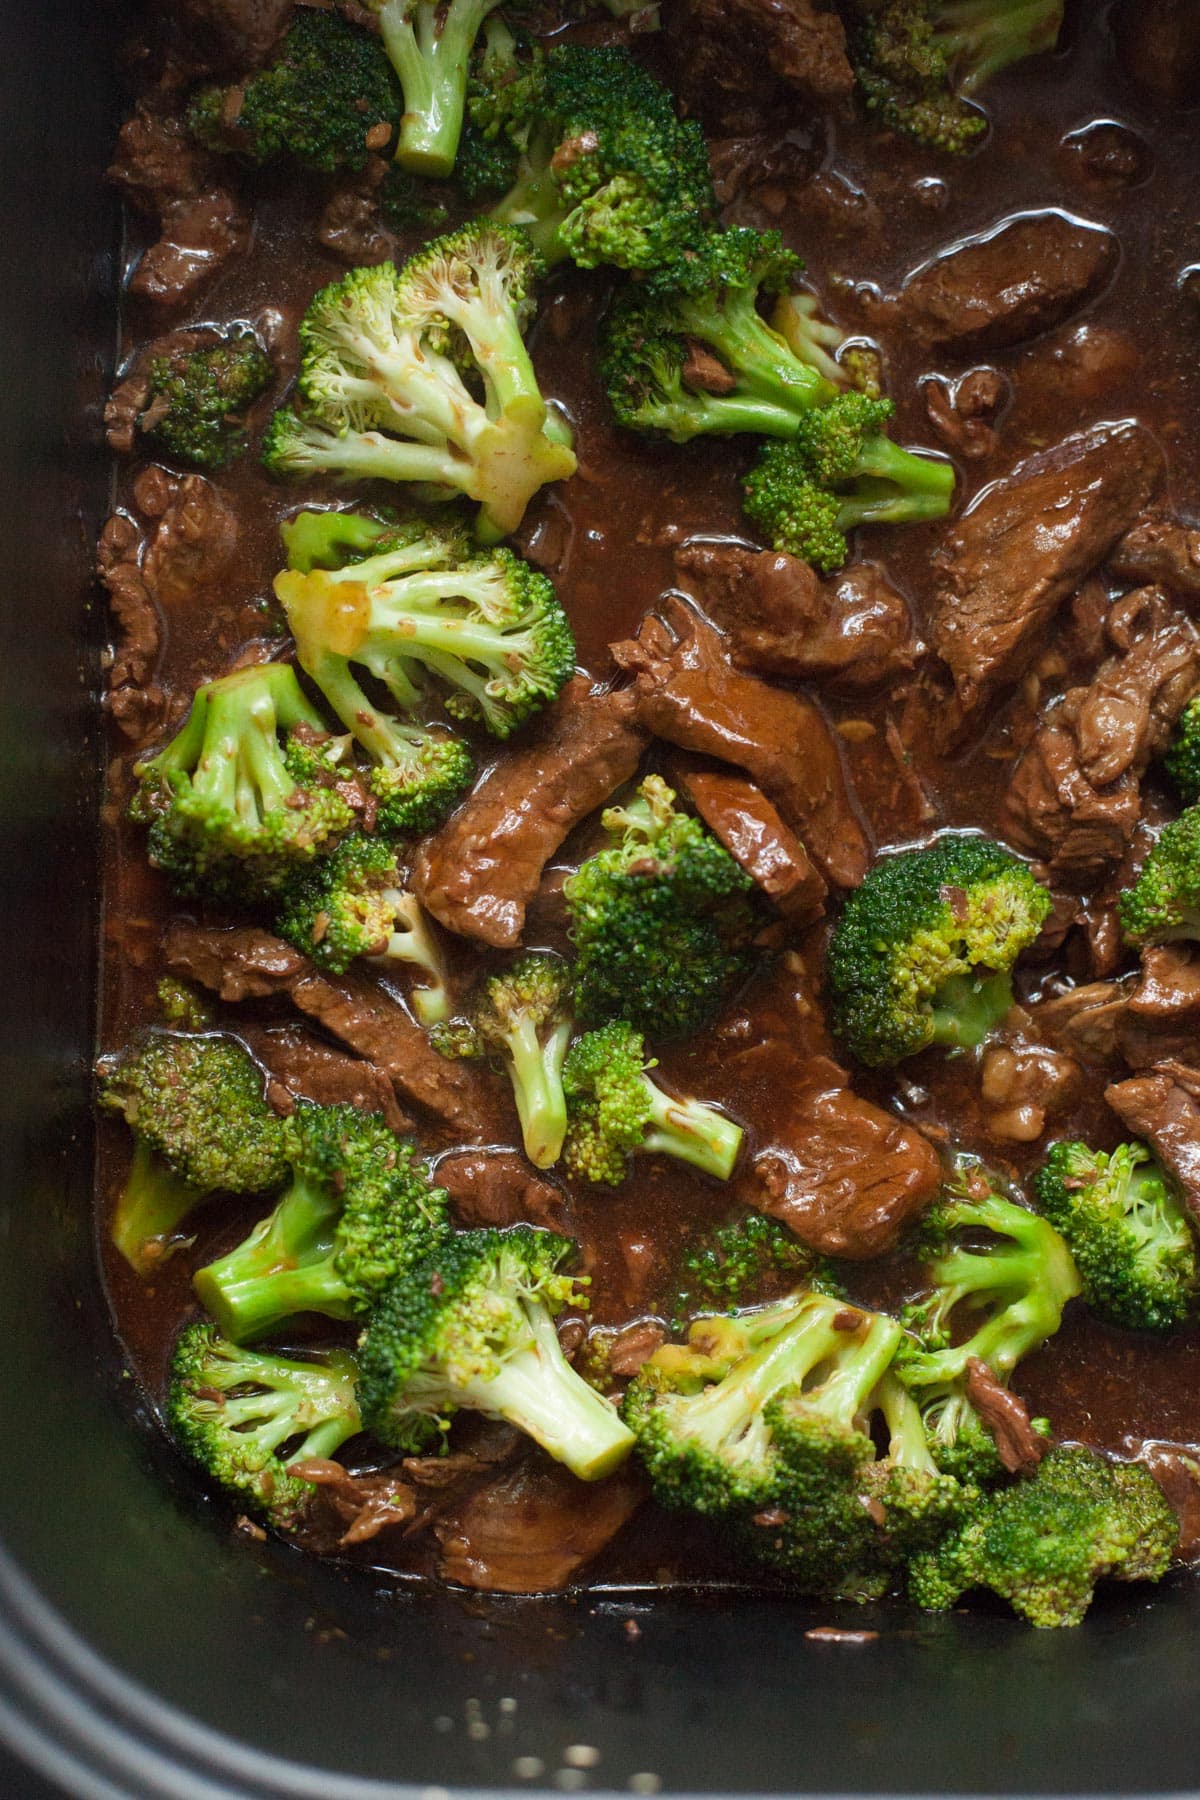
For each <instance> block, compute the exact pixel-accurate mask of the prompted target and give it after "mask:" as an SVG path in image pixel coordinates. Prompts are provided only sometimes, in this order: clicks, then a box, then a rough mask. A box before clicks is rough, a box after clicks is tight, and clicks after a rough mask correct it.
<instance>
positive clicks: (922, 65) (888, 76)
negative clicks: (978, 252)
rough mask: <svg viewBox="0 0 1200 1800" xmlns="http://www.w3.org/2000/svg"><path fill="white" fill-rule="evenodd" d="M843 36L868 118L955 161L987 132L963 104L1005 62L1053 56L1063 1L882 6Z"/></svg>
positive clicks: (916, 0) (913, 0)
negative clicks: (875, 115) (847, 36)
mask: <svg viewBox="0 0 1200 1800" xmlns="http://www.w3.org/2000/svg"><path fill="white" fill-rule="evenodd" d="M856 4H857V6H858V8H859V10H860V11H861V13H862V14H863V17H862V18H861V19H860V21H859V23H858V26H857V28H856V29H855V30H853V31H852V32H851V34H850V49H851V56H852V59H853V62H854V67H855V73H856V75H857V77H858V84H859V87H860V89H861V91H862V95H863V98H864V100H865V102H866V105H867V108H868V110H869V111H870V112H874V113H878V114H879V116H880V118H881V119H882V120H883V121H884V123H885V124H887V125H890V126H891V127H892V129H893V130H895V131H902V132H904V133H905V134H906V136H908V137H913V138H917V139H918V140H919V141H920V142H922V143H925V144H929V145H931V146H932V147H933V148H934V149H936V150H943V151H948V152H949V153H950V154H952V155H956V156H961V155H963V154H965V153H966V152H967V151H968V150H970V149H971V147H972V146H973V145H974V144H975V142H976V141H977V139H978V138H979V137H980V135H981V134H982V133H983V132H984V131H985V130H986V129H987V121H986V119H985V118H984V116H983V114H982V113H980V112H978V111H976V109H975V108H974V107H972V106H970V105H969V104H968V102H969V101H970V99H971V97H972V96H973V95H974V94H976V93H978V91H979V90H980V88H982V87H983V86H984V84H985V83H986V82H988V81H990V80H991V78H992V77H993V76H994V75H998V74H999V73H1000V71H1001V70H1002V69H1006V68H1007V67H1008V65H1009V64H1010V63H1014V62H1018V61H1020V60H1021V59H1022V58H1023V57H1026V56H1034V55H1036V54H1037V52H1038V51H1041V50H1053V48H1054V46H1055V44H1056V43H1057V42H1058V34H1059V31H1060V30H1061V28H1062V20H1063V0H887V4H885V5H883V6H882V7H874V8H869V7H867V6H866V5H864V4H863V3H862V0H856Z"/></svg>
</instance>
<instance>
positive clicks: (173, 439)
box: [138, 331, 275, 470]
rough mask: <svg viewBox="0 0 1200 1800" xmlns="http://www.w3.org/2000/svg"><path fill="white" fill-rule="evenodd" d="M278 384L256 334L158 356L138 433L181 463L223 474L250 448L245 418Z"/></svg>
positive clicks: (237, 333)
mask: <svg viewBox="0 0 1200 1800" xmlns="http://www.w3.org/2000/svg"><path fill="white" fill-rule="evenodd" d="M274 379H275V367H274V364H273V363H272V361H271V359H270V357H269V356H268V355H267V353H266V351H265V350H264V349H263V348H262V345H261V344H260V343H259V341H258V339H257V338H256V337H255V335H254V333H253V332H252V331H232V332H230V334H229V336H228V337H224V338H221V339H220V340H219V342H217V343H215V344H209V345H204V346H202V347H201V348H199V349H195V350H174V351H171V352H170V353H169V354H168V355H166V356H156V357H154V358H153V359H152V360H151V363H150V368H149V380H150V392H149V395H148V397H147V402H146V406H145V409H144V410H143V412H142V415H141V418H140V419H139V420H138V426H139V429H140V430H141V431H142V432H143V434H144V435H145V436H146V437H147V438H149V440H150V441H151V443H152V444H155V445H156V446H157V447H158V448H159V449H160V450H164V451H166V453H167V455H168V456H174V457H177V458H178V459H179V461H180V462H185V463H192V464H193V465H194V466H195V467H196V468H197V469H209V470H213V469H223V468H225V467H226V465H227V464H229V463H231V462H232V461H233V459H234V457H235V456H237V455H239V454H240V452H241V451H243V450H244V449H245V448H246V432H245V427H244V424H243V421H242V415H243V414H244V413H245V412H246V410H247V408H248V407H250V406H251V405H252V404H253V403H254V401H255V400H257V399H258V397H259V395H260V394H264V393H265V392H266V390H267V389H268V388H269V387H270V385H271V383H272V381H273V380H274Z"/></svg>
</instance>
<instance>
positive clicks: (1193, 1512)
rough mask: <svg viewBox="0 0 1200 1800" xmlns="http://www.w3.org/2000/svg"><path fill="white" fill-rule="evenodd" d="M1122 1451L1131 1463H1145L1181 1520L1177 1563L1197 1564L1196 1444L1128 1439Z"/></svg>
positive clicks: (1199, 1495)
mask: <svg viewBox="0 0 1200 1800" xmlns="http://www.w3.org/2000/svg"><path fill="white" fill-rule="evenodd" d="M1121 1452H1122V1455H1124V1456H1127V1457H1128V1458H1129V1460H1130V1461H1131V1462H1140V1463H1144V1464H1145V1466H1146V1468H1147V1469H1149V1471H1150V1473H1151V1475H1153V1477H1154V1479H1155V1481H1157V1483H1158V1485H1159V1487H1160V1488H1161V1489H1162V1491H1163V1493H1164V1495H1165V1496H1166V1499H1167V1504H1168V1505H1169V1506H1170V1508H1171V1511H1172V1512H1173V1513H1174V1514H1175V1517H1176V1518H1177V1519H1178V1520H1179V1541H1178V1543H1177V1544H1176V1546H1175V1560H1176V1561H1177V1562H1181V1563H1195V1562H1196V1561H1197V1559H1198V1558H1200V1456H1197V1454H1196V1447H1195V1445H1194V1444H1169V1443H1166V1442H1164V1441H1163V1440H1162V1439H1161V1438H1141V1439H1138V1438H1133V1439H1129V1438H1127V1439H1126V1440H1125V1442H1124V1443H1123V1444H1122V1446H1121Z"/></svg>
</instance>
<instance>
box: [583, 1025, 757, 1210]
mask: <svg viewBox="0 0 1200 1800" xmlns="http://www.w3.org/2000/svg"><path fill="white" fill-rule="evenodd" d="M655 1066H656V1065H655V1061H654V1058H653V1057H651V1058H649V1059H648V1058H647V1056H646V1046H645V1041H644V1039H643V1037H642V1034H641V1032H640V1031H635V1030H634V1028H633V1026H632V1025H626V1024H625V1022H624V1020H622V1019H616V1020H614V1021H613V1022H612V1023H611V1024H610V1025H602V1026H601V1027H600V1029H599V1031H589V1032H587V1033H586V1034H585V1035H584V1036H583V1037H581V1038H579V1039H577V1040H576V1042H575V1043H574V1044H573V1045H572V1046H571V1049H570V1051H569V1052H568V1055H567V1060H566V1062H565V1063H564V1065H563V1091H564V1093H565V1094H566V1096H567V1119H568V1126H567V1136H566V1141H565V1143H564V1145H563V1158H564V1161H565V1164H566V1169H567V1173H568V1174H569V1175H575V1176H578V1177H579V1178H580V1179H581V1180H584V1181H605V1182H607V1183H608V1184H609V1185H610V1186H611V1187H619V1186H620V1184H621V1183H622V1182H623V1181H624V1179H625V1177H626V1175H627V1174H628V1172H629V1161H630V1158H631V1157H632V1156H633V1155H635V1154H636V1153H639V1152H648V1153H651V1154H654V1153H657V1154H660V1155H663V1156H674V1157H677V1158H678V1159H679V1161H680V1162H686V1163H691V1165H692V1166H693V1168H697V1169H702V1170H703V1171H704V1173H705V1174H706V1175H715V1176H716V1178H717V1180H718V1181H728V1180H729V1177H730V1176H731V1175H732V1173H733V1166H734V1164H735V1163H736V1161H737V1157H738V1151H739V1150H740V1149H741V1146H742V1138H743V1136H744V1135H745V1134H744V1133H743V1131H742V1128H741V1126H740V1125H737V1124H735V1123H734V1121H733V1120H732V1119H729V1118H726V1116H725V1114H724V1113H719V1112H715V1111H714V1110H713V1108H712V1107H711V1106H705V1105H704V1104H703V1102H702V1101H699V1100H678V1099H676V1098H675V1097H674V1095H672V1094H666V1093H664V1092H663V1090H662V1089H661V1088H660V1087H658V1086H657V1085H656V1084H655V1083H654V1082H653V1081H651V1079H650V1077H649V1074H648V1073H647V1071H648V1070H650V1069H652V1068H654V1067H655Z"/></svg>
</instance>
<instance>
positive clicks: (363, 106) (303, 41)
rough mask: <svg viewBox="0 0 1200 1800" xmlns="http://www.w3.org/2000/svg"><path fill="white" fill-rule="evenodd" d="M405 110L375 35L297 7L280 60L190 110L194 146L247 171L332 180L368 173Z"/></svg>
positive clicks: (201, 93)
mask: <svg viewBox="0 0 1200 1800" xmlns="http://www.w3.org/2000/svg"><path fill="white" fill-rule="evenodd" d="M403 111H404V103H403V101H402V99H401V96H400V89H399V86H398V84H397V81H396V77H395V75H394V74H393V72H392V68H391V64H390V63H389V61H388V59H387V56H386V55H385V53H384V50H383V48H382V46H381V44H380V42H379V39H378V38H377V37H375V36H374V35H373V34H372V33H371V32H369V31H363V30H362V29H361V28H360V27H359V26H357V25H351V24H348V23H347V22H346V20H345V19H343V18H342V16H341V14H340V13H338V12H336V11H328V12H326V11H317V10H315V9H310V8H308V7H301V8H300V9H299V10H298V12H297V13H296V16H295V19H294V20H293V23H292V25H291V28H290V30H289V31H288V34H287V36H286V37H285V38H284V40H283V44H282V46H281V48H280V50H279V53H278V55H277V56H276V58H275V60H274V61H273V62H272V63H270V64H269V65H268V67H267V68H265V69H260V70H258V71H256V72H255V73H254V74H252V75H249V76H247V77H245V78H243V80H241V81H240V82H238V83H237V85H236V86H234V87H220V86H211V85H210V86H207V87H202V88H200V89H199V90H198V91H197V92H196V93H195V94H194V95H193V97H192V100H191V103H190V105H189V107H188V114H187V122H188V129H189V130H190V132H191V134H192V136H193V137H194V138H196V139H197V141H198V142H199V143H201V144H204V145H205V146H206V147H207V148H208V149H210V150H217V151H223V152H226V153H232V154H233V155H235V156H240V157H243V158H244V159H245V160H246V161H247V162H252V163H267V162H276V161H280V160H288V161H292V162H297V163H299V164H300V165H301V166H302V167H303V168H306V169H314V170H317V171H318V172H320V173H322V174H330V173H331V172H332V171H333V170H335V169H352V170H357V169H362V168H364V167H365V165H366V162H367V158H368V156H369V155H370V154H371V148H369V147H368V143H367V139H368V136H370V137H371V145H372V146H373V148H374V149H375V151H376V153H377V152H378V150H379V149H380V148H385V147H386V141H387V140H386V139H385V140H384V144H383V145H382V146H381V145H380V144H379V143H378V142H377V134H378V132H379V127H380V126H382V125H386V126H387V127H388V128H389V135H390V132H391V131H392V130H394V129H395V127H396V125H397V123H398V121H399V119H400V117H401V114H402V113H403Z"/></svg>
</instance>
